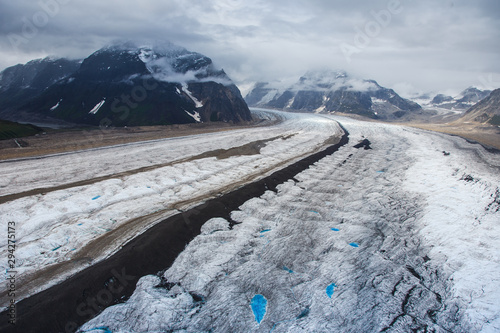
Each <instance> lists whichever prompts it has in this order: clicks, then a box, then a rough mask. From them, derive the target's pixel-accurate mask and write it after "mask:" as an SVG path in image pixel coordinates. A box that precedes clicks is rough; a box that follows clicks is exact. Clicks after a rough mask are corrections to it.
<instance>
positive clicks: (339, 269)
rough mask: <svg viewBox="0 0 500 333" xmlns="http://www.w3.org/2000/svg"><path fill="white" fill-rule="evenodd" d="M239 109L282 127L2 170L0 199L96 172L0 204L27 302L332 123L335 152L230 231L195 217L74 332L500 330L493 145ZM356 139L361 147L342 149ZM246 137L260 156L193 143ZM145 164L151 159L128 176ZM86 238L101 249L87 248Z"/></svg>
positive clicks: (315, 142) (295, 154)
mask: <svg viewBox="0 0 500 333" xmlns="http://www.w3.org/2000/svg"><path fill="white" fill-rule="evenodd" d="M254 113H255V114H256V115H259V116H260V117H262V118H269V119H279V120H280V121H279V123H277V124H273V125H269V126H262V127H258V128H252V129H241V130H235V131H230V132H220V133H214V134H209V135H203V136H192V137H182V138H175V139H165V140H157V141H152V142H145V143H136V144H129V145H125V146H115V147H110V148H105V149H95V150H89V151H82V152H77V153H74V154H64V155H58V156H52V157H45V158H40V159H30V160H21V161H8V162H2V163H0V170H1V172H2V175H3V177H2V179H1V180H0V182H1V188H0V191H1V195H8V194H12V193H18V192H23V191H28V190H30V189H33V188H40V187H51V186H57V185H62V184H69V183H72V182H76V181H79V180H86V179H92V178H96V179H97V180H96V181H95V182H92V183H90V184H87V185H84V186H69V187H68V188H64V189H61V190H57V191H52V192H49V193H45V194H37V195H26V196H24V197H22V198H19V199H16V200H12V201H9V202H5V203H3V204H1V205H0V218H1V222H2V225H6V224H7V222H8V221H13V220H15V221H16V222H17V239H18V248H17V256H18V257H19V258H20V259H21V263H20V265H19V269H18V271H19V272H20V274H19V275H20V276H23V277H24V279H25V281H26V283H25V284H23V287H22V289H21V291H22V292H23V293H24V296H25V297H27V296H29V295H31V294H33V293H35V292H37V291H40V290H42V289H44V288H47V287H48V286H50V285H53V284H55V283H57V282H58V281H60V280H62V279H64V278H65V277H67V276H69V275H70V274H72V273H74V272H75V271H77V270H80V269H82V268H83V267H87V266H89V265H92V264H93V263H95V262H97V261H99V260H101V259H103V258H105V257H107V256H109V255H110V254H111V253H113V252H115V251H117V250H118V249H119V247H120V244H123V242H125V241H126V240H127V239H130V238H132V237H134V236H135V235H137V234H139V233H141V232H142V231H143V230H144V229H145V228H147V227H149V226H151V225H153V224H154V223H156V222H158V221H159V220H161V219H162V218H164V217H167V216H169V215H172V214H174V213H176V212H178V211H179V209H185V208H188V207H189V206H190V205H193V204H195V203H200V202H202V201H203V200H206V198H209V197H211V196H215V195H217V193H219V192H224V191H229V190H231V189H234V188H236V187H238V186H239V185H240V184H243V183H245V182H249V181H252V180H255V179H258V178H260V177H263V176H264V175H266V174H269V173H270V172H271V171H273V170H276V169H278V168H281V167H284V166H286V165H288V164H291V163H293V162H294V161H296V160H298V159H300V158H301V157H304V156H307V155H308V154H310V153H312V152H314V151H317V150H319V149H321V148H322V147H324V146H325V143H330V144H331V141H332V140H331V138H332V136H336V137H339V136H340V135H341V134H342V129H341V127H340V126H339V125H338V123H340V124H341V125H342V126H343V127H344V128H345V129H346V130H347V131H348V132H349V140H350V141H349V143H348V144H347V145H345V146H343V147H341V148H340V149H339V151H337V152H335V153H334V154H333V155H330V156H327V157H325V158H323V159H322V160H320V161H319V162H318V163H316V164H314V165H312V166H311V167H310V168H309V169H307V170H305V171H303V172H301V173H300V174H298V175H297V176H296V177H295V178H294V179H291V180H289V181H287V182H285V183H283V184H282V185H280V186H279V187H278V191H277V192H272V191H268V192H266V193H265V194H264V195H262V196H261V197H259V198H253V199H251V200H249V201H247V202H246V203H245V204H243V205H242V206H241V207H240V208H239V209H238V210H235V211H233V212H232V213H231V219H232V220H233V221H236V222H240V224H236V225H234V226H233V227H232V228H230V227H229V222H228V221H226V220H224V219H222V218H215V219H211V220H209V221H207V222H206V223H205V225H204V226H203V227H202V233H201V234H200V235H199V236H197V237H196V238H195V239H194V240H193V241H192V242H191V243H190V244H189V245H188V246H187V247H186V249H185V250H184V251H183V252H182V253H181V254H180V255H179V256H178V258H177V259H176V261H175V262H174V264H173V265H172V266H171V267H170V268H168V269H167V270H166V271H165V273H164V274H160V275H159V276H158V275H156V276H153V275H150V276H145V277H143V278H142V279H141V280H140V281H139V283H138V284H137V288H136V290H135V292H134V294H133V295H132V297H130V299H128V300H127V301H126V302H125V303H122V304H118V305H115V306H111V307H109V308H107V309H106V310H105V311H104V312H102V313H101V314H100V315H99V316H97V317H96V318H94V319H92V320H91V321H89V322H87V323H86V324H85V325H84V326H83V327H81V328H80V332H109V331H111V332H166V331H167V332H168V331H179V332H208V331H213V332H271V331H272V332H335V331H341V332H381V331H385V332H408V331H421V332H424V331H436V332H496V331H499V330H500V301H499V300H500V288H498V286H499V284H500V255H499V253H500V176H499V175H500V155H498V154H492V153H489V152H488V151H486V150H485V149H484V148H483V147H481V146H480V145H478V144H471V143H468V142H466V141H465V140H463V139H461V138H458V137H452V136H447V135H443V134H437V133H432V132H426V131H422V130H417V129H413V128H407V127H402V126H394V125H385V124H378V123H371V122H362V121H356V120H352V119H348V118H342V117H337V116H325V115H314V114H291V113H282V112H276V111H265V110H254ZM364 139H368V140H369V141H370V143H371V144H370V147H371V149H363V148H362V147H361V148H355V147H354V145H356V144H357V143H358V142H359V141H361V140H364ZM257 141H259V147H261V148H260V152H258V153H253V154H248V155H240V154H238V153H237V151H238V150H235V153H234V154H231V153H228V154H226V155H228V156H224V157H225V158H217V157H214V156H209V157H206V155H205V156H204V155H203V154H201V153H204V152H211V151H216V150H218V149H230V148H234V147H241V146H244V145H246V144H251V143H255V142H257ZM232 151H233V150H228V152H232ZM200 154H201V155H200ZM148 166H158V167H153V168H149V169H146V170H139V171H138V172H132V173H126V171H129V170H136V169H139V168H144V167H148ZM116 174H119V177H114V176H113V175H116ZM105 176H110V177H105ZM97 177H105V179H102V180H101V178H97ZM144 216H147V217H148V218H144V219H139V223H137V224H133V225H131V224H130V223H128V222H129V221H131V220H134V219H136V218H140V217H144ZM110 233H114V234H115V237H113V238H111V239H112V242H107V243H106V244H100V243H99V240H100V239H102V238H103V236H104V235H108V234H110ZM109 239H110V238H107V240H109ZM2 242H3V241H2ZM88 244H94V245H95V246H96V248H98V249H99V252H95V253H91V255H89V252H86V253H85V256H84V254H82V253H81V251H83V249H85V248H86V245H88ZM0 245H1V247H0V251H1V252H0V255H4V257H5V253H6V251H7V249H6V243H5V242H3V243H0ZM82 258H85V259H82ZM78 260H79V261H78ZM75 262H76V263H78V264H75ZM61 263H68V264H67V267H66V269H65V273H64V274H61V275H57V276H53V277H50V278H46V280H45V282H46V283H45V284H43V285H42V284H40V283H38V282H37V281H39V280H37V279H32V278H31V277H32V276H34V274H36V273H37V272H40V271H43V270H44V269H46V268H47V267H51V265H55V264H61ZM70 263H73V264H70ZM2 265H3V267H0V268H2V269H3V271H4V272H7V271H8V270H7V267H6V263H2ZM47 281H48V282H47ZM2 288H5V287H2ZM2 295H4V296H3V297H5V290H3V293H2Z"/></svg>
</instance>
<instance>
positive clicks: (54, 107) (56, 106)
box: [50, 98, 62, 111]
mask: <svg viewBox="0 0 500 333" xmlns="http://www.w3.org/2000/svg"><path fill="white" fill-rule="evenodd" d="M61 102H62V98H61V99H60V100H59V102H57V104H56V105H54V106H53V107H51V108H50V111H54V110H55V109H57V108H58V107H59V103H61Z"/></svg>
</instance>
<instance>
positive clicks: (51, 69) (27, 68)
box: [0, 57, 81, 108]
mask: <svg viewBox="0 0 500 333" xmlns="http://www.w3.org/2000/svg"><path fill="white" fill-rule="evenodd" d="M80 63H81V60H68V59H64V58H61V59H54V58H50V57H47V58H45V59H37V60H32V61H30V62H28V63H27V64H25V65H15V66H12V67H9V68H6V69H5V70H3V71H2V72H1V73H0V105H1V107H2V108H9V107H12V106H15V105H18V104H21V103H24V102H25V101H26V100H27V99H29V98H31V97H32V96H36V95H39V94H40V93H42V92H43V91H44V90H45V89H47V88H48V87H50V86H51V85H53V84H54V83H56V82H57V81H59V80H61V79H63V78H65V77H67V76H68V75H71V74H73V73H74V72H76V70H77V69H78V68H79V67H80Z"/></svg>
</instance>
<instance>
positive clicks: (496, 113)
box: [459, 89, 500, 126]
mask: <svg viewBox="0 0 500 333" xmlns="http://www.w3.org/2000/svg"><path fill="white" fill-rule="evenodd" d="M459 121H464V122H466V121H474V122H479V123H489V124H492V125H497V126H499V125H500V89H496V90H493V91H492V92H491V93H490V94H489V96H488V97H486V98H484V99H482V100H481V101H480V102H479V103H477V104H476V105H474V106H472V107H471V108H470V109H468V110H467V111H466V112H465V113H464V115H463V116H462V117H461V118H460V119H459Z"/></svg>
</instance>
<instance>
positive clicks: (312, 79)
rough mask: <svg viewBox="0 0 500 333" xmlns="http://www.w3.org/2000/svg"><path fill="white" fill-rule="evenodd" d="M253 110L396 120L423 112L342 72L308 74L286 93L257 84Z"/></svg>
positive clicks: (251, 96) (249, 97) (251, 95)
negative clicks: (271, 109) (258, 107)
mask: <svg viewBox="0 0 500 333" xmlns="http://www.w3.org/2000/svg"><path fill="white" fill-rule="evenodd" d="M245 99H246V101H247V103H248V104H249V105H251V106H261V107H271V108H277V109H284V110H297V111H307V112H343V113H353V114H359V115H362V116H366V117H370V118H382V119H394V118H398V116H400V114H401V113H403V114H405V113H406V112H412V111H419V110H421V107H420V105H418V104H417V103H414V102H412V101H409V100H407V99H404V98H402V97H400V96H399V95H398V94H397V93H396V92H395V91H394V90H392V89H387V88H384V87H382V86H380V85H379V84H378V83H377V82H376V81H374V80H359V79H354V78H350V77H349V76H348V75H347V74H346V73H345V72H342V71H337V72H334V71H328V70H326V71H321V72H308V73H306V74H305V75H304V76H302V77H301V78H300V79H299V81H298V82H297V83H296V84H295V85H293V86H292V87H289V88H287V89H286V90H284V91H283V92H282V91H281V90H280V89H273V88H271V87H270V85H269V84H267V83H262V82H261V83H257V84H256V85H255V87H254V89H253V90H252V91H251V92H250V93H249V94H248V95H247V97H246V98H245Z"/></svg>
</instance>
